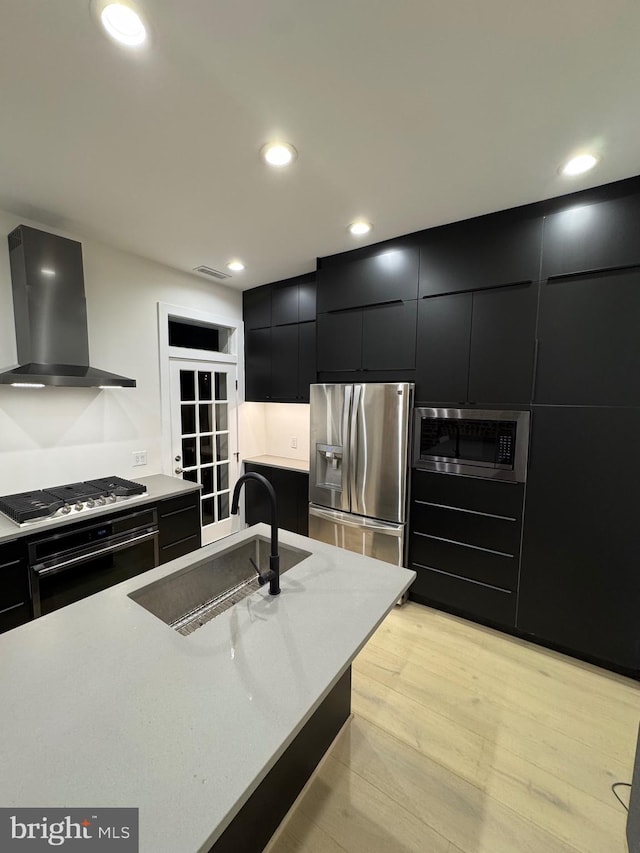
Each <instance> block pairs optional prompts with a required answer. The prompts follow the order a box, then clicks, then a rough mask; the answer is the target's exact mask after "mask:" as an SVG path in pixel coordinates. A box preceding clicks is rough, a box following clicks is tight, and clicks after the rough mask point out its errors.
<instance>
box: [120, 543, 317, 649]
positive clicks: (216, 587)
mask: <svg viewBox="0 0 640 853" xmlns="http://www.w3.org/2000/svg"><path fill="white" fill-rule="evenodd" d="M270 551H271V543H270V541H269V539H267V538H266V537H264V536H253V537H252V538H251V539H246V540H245V541H244V542H240V543H239V544H237V545H232V546H231V547H229V548H227V549H225V550H223V551H220V552H218V553H217V554H215V555H214V556H212V557H208V558H205V559H203V560H200V561H198V562H197V563H195V564H194V565H192V566H188V567H187V568H186V569H180V570H179V571H177V572H174V573H173V574H171V575H168V576H167V577H166V578H162V580H159V581H154V583H151V584H149V585H148V586H144V587H142V588H141V589H137V590H136V591H135V592H131V593H129V598H131V599H132V600H133V601H135V602H136V603H137V604H139V605H140V606H141V607H144V608H145V610H148V611H149V613H153V615H154V616H157V617H158V619H162V621H163V622H164V623H165V624H166V625H170V626H171V627H172V628H174V629H175V630H176V631H179V632H180V633H181V634H184V635H185V636H186V635H187V634H191V633H193V632H194V631H196V630H197V629H198V628H200V627H201V625H204V624H205V623H206V622H209V621H210V620H211V619H213V618H215V617H216V616H218V615H219V614H220V613H223V612H224V611H225V610H228V609H229V608H230V607H232V606H233V605H234V604H237V603H238V602H239V601H242V599H243V598H246V597H247V596H248V595H251V593H253V592H255V591H256V590H257V589H259V588H260V584H259V581H258V575H257V574H256V570H255V568H254V567H253V565H252V563H251V561H252V560H253V561H254V562H255V563H256V565H257V566H258V568H259V569H260V572H261V573H263V574H264V573H266V572H268V571H269V554H270ZM278 551H279V554H280V574H282V573H283V572H286V571H287V570H288V569H291V568H292V567H293V566H296V565H297V564H298V563H300V562H302V560H304V559H306V558H307V557H310V556H311V554H310V552H309V551H302V550H301V549H300V548H294V547H292V546H291V545H280V547H279V549H278Z"/></svg>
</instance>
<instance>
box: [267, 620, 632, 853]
mask: <svg viewBox="0 0 640 853" xmlns="http://www.w3.org/2000/svg"><path fill="white" fill-rule="evenodd" d="M352 706H353V712H354V719H353V720H352V722H351V723H350V725H349V726H347V727H346V729H345V732H344V733H343V734H342V735H341V736H340V738H338V740H337V741H336V743H335V744H334V747H333V749H332V752H331V754H330V756H329V757H328V758H327V759H326V761H325V762H324V764H323V765H322V767H321V768H320V770H319V771H318V773H317V775H316V776H315V778H314V779H313V781H312V782H311V784H310V785H309V786H308V788H307V790H306V792H305V793H304V794H303V796H302V797H301V798H300V799H299V801H298V804H297V806H295V807H294V809H293V810H292V812H291V813H290V815H289V816H288V818H287V820H286V822H285V824H284V825H283V827H282V830H281V832H280V834H279V836H278V837H277V838H276V839H275V840H274V842H273V844H272V845H271V847H270V848H269V853H290V851H299V852H300V853H321V851H322V853H325V851H326V853H341V851H346V853H351V852H352V851H353V853H360V851H362V853H365V851H366V853H369V851H373V853H377V851H380V853H396V851H397V853H405V851H407V853H408V851H413V850H416V851H417V850H420V851H421V853H431V851H434V853H625V851H626V843H625V835H624V828H625V822H626V813H625V812H624V810H623V809H622V807H620V806H619V805H618V804H617V802H616V800H615V798H614V797H613V794H612V793H611V790H610V785H611V782H612V781H616V780H618V779H619V780H621V781H629V780H630V777H631V770H632V767H633V758H634V752H635V743H636V737H637V730H638V721H639V719H640V685H638V684H637V683H636V682H634V681H631V680H630V679H625V678H624V677H622V676H617V675H613V674H611V673H608V672H606V671H605V670H601V669H599V668H597V667H592V666H590V665H589V664H582V663H579V662H575V661H573V660H572V659H571V658H568V657H566V656H564V655H560V654H558V653H556V652H551V651H549V650H546V649H540V648H539V647H537V646H535V645H533V644H530V643H526V642H524V641H522V640H518V639H515V638H511V637H508V636H506V635H503V634H500V632H497V631H492V630H491V629H487V628H483V627H481V626H476V625H473V624H472V623H469V622H466V621H465V620H462V619H459V618H458V617H454V616H449V614H445V613H441V612H439V611H436V610H432V609H430V608H425V607H422V606H420V605H417V604H409V605H408V606H406V607H403V608H396V609H395V610H394V611H393V612H392V613H391V614H389V616H388V617H387V619H386V620H385V622H383V624H382V625H381V626H380V628H379V629H378V631H377V632H376V634H375V635H374V636H373V638H372V639H371V641H370V642H369V643H368V644H367V646H366V647H365V648H364V649H363V651H362V652H361V654H360V656H359V657H358V658H357V659H356V661H355V662H354V666H353V693H352Z"/></svg>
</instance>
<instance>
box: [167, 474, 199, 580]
mask: <svg viewBox="0 0 640 853" xmlns="http://www.w3.org/2000/svg"><path fill="white" fill-rule="evenodd" d="M157 509H158V544H159V547H160V564H161V565H162V564H163V563H168V562H169V560H175V559H176V557H182V556H183V555H184V554H189V553H190V552H191V551H195V550H197V549H198V548H199V547H200V545H201V540H202V533H201V531H202V527H201V524H200V492H199V491H193V492H188V493H187V494H185V495H180V496H179V497H176V498H169V499H168V500H164V501H160V503H159V504H158V507H157Z"/></svg>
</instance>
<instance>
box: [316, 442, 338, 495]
mask: <svg viewBox="0 0 640 853" xmlns="http://www.w3.org/2000/svg"><path fill="white" fill-rule="evenodd" d="M342 455H343V448H342V446H341V445H338V444H316V481H315V483H314V485H315V486H319V487H320V488H324V489H334V490H335V491H338V492H340V491H342Z"/></svg>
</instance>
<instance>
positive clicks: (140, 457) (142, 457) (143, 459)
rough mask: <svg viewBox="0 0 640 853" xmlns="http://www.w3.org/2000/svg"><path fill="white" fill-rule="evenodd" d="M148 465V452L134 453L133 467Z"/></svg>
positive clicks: (135, 451)
mask: <svg viewBox="0 0 640 853" xmlns="http://www.w3.org/2000/svg"><path fill="white" fill-rule="evenodd" d="M146 464H147V451H146V450H134V451H133V467H134V468H135V467H136V465H146Z"/></svg>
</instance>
